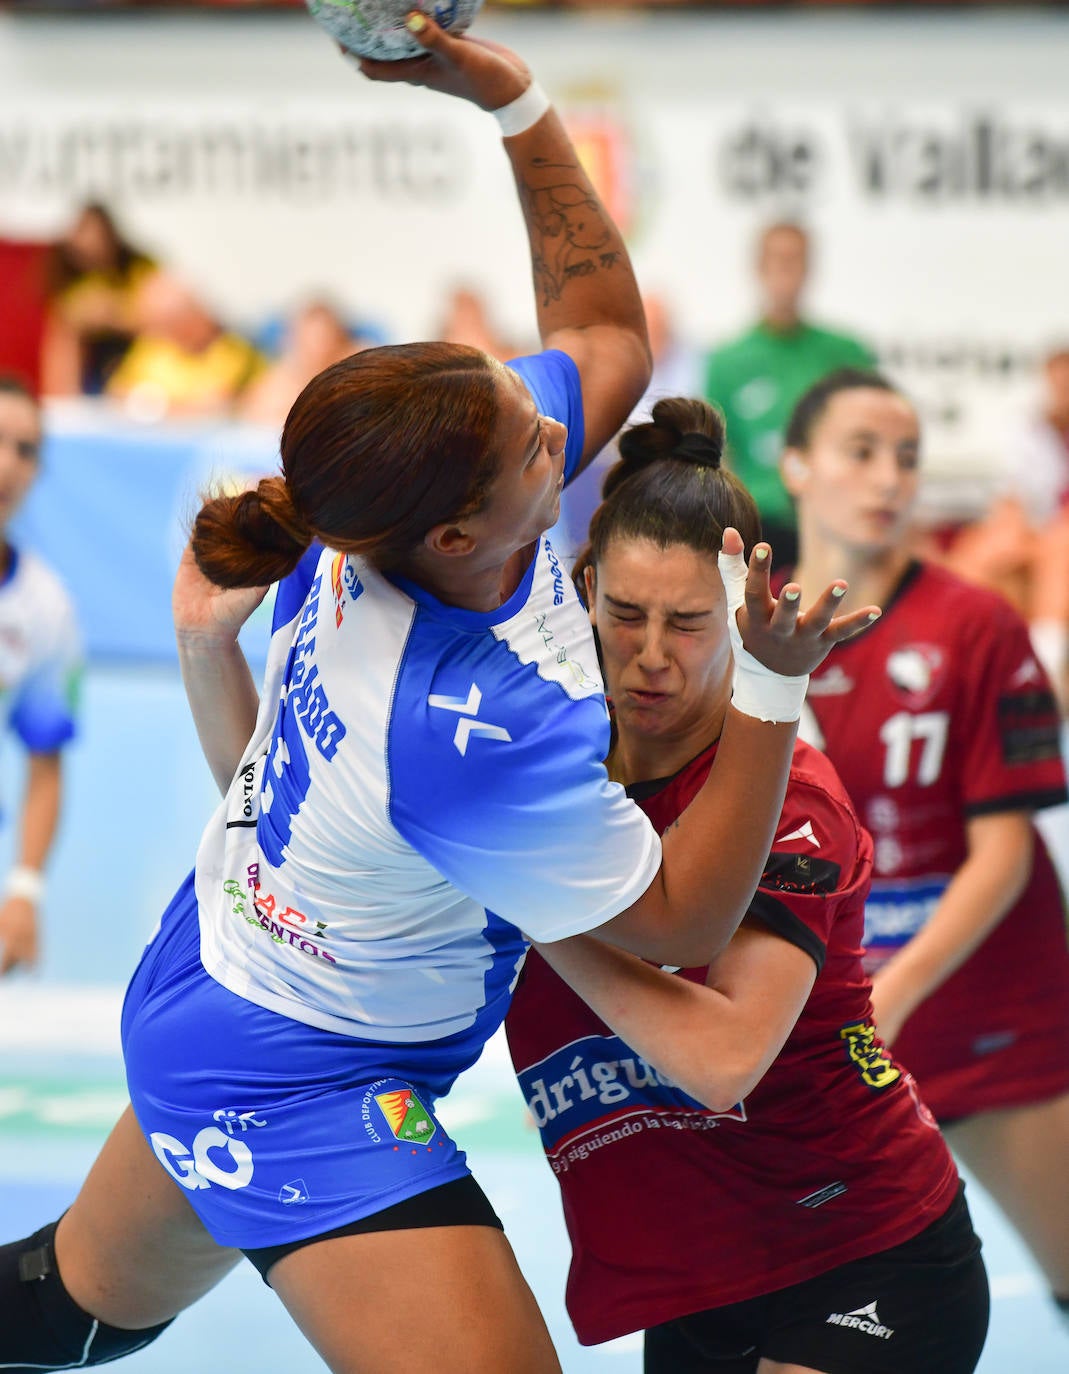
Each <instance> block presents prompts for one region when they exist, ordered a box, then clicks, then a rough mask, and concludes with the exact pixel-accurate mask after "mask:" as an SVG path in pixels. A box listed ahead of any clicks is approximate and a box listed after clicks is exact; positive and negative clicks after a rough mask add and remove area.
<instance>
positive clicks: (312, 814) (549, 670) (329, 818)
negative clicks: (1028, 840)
mask: <svg viewBox="0 0 1069 1374" xmlns="http://www.w3.org/2000/svg"><path fill="white" fill-rule="evenodd" d="M514 366H515V369H516V371H518V372H519V373H520V374H521V375H522V376H523V377H524V380H525V381H526V382H527V384H528V386H529V388H530V390H531V392H532V394H533V396H534V398H535V402H536V404H537V406H538V409H539V411H540V412H541V413H543V414H548V415H552V416H553V417H555V418H557V419H560V420H562V421H563V422H564V423H566V424H568V425H569V430H570V437H569V453H568V461H567V467H566V470H568V471H574V467H575V464H576V462H577V460H578V453H579V451H580V450H581V446H582V411H581V402H580V397H579V385H578V374H577V373H576V371H575V368H574V364H572V363H571V360H570V359H568V358H566V357H565V355H563V354H554V353H550V354H543V355H539V356H538V357H536V358H534V359H530V360H523V362H522V363H519V364H515V365H514ZM275 624H276V629H275V633H274V635H273V638H272V644H271V650H270V655H269V659H268V666H267V679H266V686H265V691H264V694H263V698H262V702H261V708H260V715H259V719H258V721H257V726H256V730H255V733H254V736H253V739H252V740H251V742H250V744H249V747H248V749H247V750H246V753H245V755H244V758H243V760H242V763H241V766H240V768H239V770H238V773H237V775H236V777H235V778H234V781H233V783H232V784H231V787H230V790H229V792H228V794H227V796H226V798H225V800H224V802H223V805H222V807H221V808H220V809H219V811H218V812H217V813H216V815H215V817H214V818H213V819H212V821H211V823H210V824H209V826H208V829H207V830H206V832H205V835H204V839H203V841H202V843H201V848H200V852H199V854H198V857H197V867H196V893H197V899H198V903H199V908H200V925H201V958H202V961H203V963H204V966H205V968H206V969H207V971H208V972H209V973H210V974H211V975H212V976H213V977H214V978H216V979H217V980H218V981H219V982H220V983H222V984H223V985H224V986H225V987H227V988H229V989H231V991H233V992H235V993H237V994H239V995H240V996H242V997H245V998H247V999H248V1000H249V1001H252V1002H255V1003H257V1004H259V1005H261V1006H264V1007H267V1008H269V1009H271V1010H273V1011H277V1012H280V1013H282V1014H283V1015H285V1016H289V1017H291V1018H293V1019H295V1020H298V1021H303V1022H306V1023H308V1024H310V1025H313V1026H319V1027H322V1028H323V1029H326V1030H332V1031H338V1032H341V1033H342V1034H347V1035H351V1036H355V1037H360V1038H367V1039H372V1040H379V1041H386V1042H391V1043H413V1042H417V1041H430V1040H437V1039H440V1038H443V1037H445V1036H454V1035H470V1036H471V1038H472V1040H473V1042H474V1041H480V1042H481V1041H482V1040H484V1039H485V1038H486V1037H487V1036H488V1035H489V1034H491V1033H492V1031H493V1030H494V1029H495V1028H496V1026H497V1025H498V1024H499V1023H500V1021H501V1019H502V1017H503V1016H504V1014H505V1010H506V1008H507V1005H508V1000H509V996H510V994H511V990H512V986H513V984H514V982H515V978H516V975H517V973H518V970H519V966H520V963H521V961H522V957H523V953H524V950H525V947H526V942H525V939H524V935H526V936H528V937H530V938H533V939H538V940H558V939H562V938H563V937H565V936H568V935H574V934H577V933H579V932H581V931H585V930H590V929H592V928H594V927H595V926H599V925H601V924H603V923H604V922H605V921H607V920H609V919H611V918H612V917H613V916H615V915H617V914H618V913H619V912H620V911H622V910H624V909H625V908H626V907H628V906H630V905H631V903H633V902H634V901H636V900H637V899H638V898H639V897H640V896H641V895H642V893H643V892H645V890H646V889H647V887H648V886H649V884H650V883H651V881H652V880H653V878H654V875H655V874H656V872H657V869H658V867H659V865H660V858H661V849H660V841H659V838H658V836H657V834H656V832H655V831H654V829H653V827H652V825H651V824H650V822H649V821H648V820H647V818H646V817H645V816H644V815H643V813H642V812H641V811H640V810H639V809H638V807H637V806H635V805H634V804H633V803H632V802H630V801H629V800H628V799H627V798H626V796H625V795H624V792H623V789H622V788H621V787H619V786H618V785H617V784H615V783H612V782H610V781H609V778H608V775H607V774H606V772H605V768H604V765H603V762H602V760H603V759H604V756H605V752H606V749H607V747H608V742H609V721H608V714H607V712H606V708H605V699H604V693H603V687H602V681H601V675H600V672H599V668H598V663H597V656H596V652H595V648H594V643H593V638H592V635H591V631H590V625H589V621H588V619H587V616H586V613H585V611H584V610H583V607H582V605H581V603H580V602H579V599H578V597H577V596H576V594H575V591H574V589H573V587H572V585H571V581H570V579H569V578H568V577H567V575H566V573H565V572H564V570H563V569H562V568H561V566H560V563H559V561H558V560H557V557H556V555H555V554H554V552H553V549H552V546H551V545H550V543H549V540H548V539H546V538H545V537H543V538H542V539H541V540H540V541H539V546H538V550H537V553H536V555H535V557H534V558H533V560H532V562H531V565H530V567H529V568H528V570H527V572H526V574H525V575H524V577H523V580H522V581H521V583H520V585H519V587H518V588H517V589H516V591H515V593H514V594H513V595H512V596H511V597H510V599H509V600H508V601H507V602H506V603H505V604H504V605H503V606H501V607H499V608H498V609H497V610H494V611H492V612H488V613H479V612H474V611H467V610H461V609H458V608H457V607H453V606H447V605H444V604H442V603H441V602H439V601H438V600H436V599H435V598H434V597H433V596H431V595H430V594H428V593H427V592H426V591H424V590H422V589H421V588H418V587H415V586H412V585H410V584H408V583H404V582H401V581H400V580H398V579H389V578H387V577H385V576H383V575H382V574H381V573H379V572H377V571H376V570H375V569H374V568H372V567H371V566H370V565H368V564H367V563H366V562H364V561H363V560H362V559H360V558H357V557H353V556H351V555H349V556H346V555H343V554H335V553H333V552H332V551H330V550H322V551H319V550H312V551H310V552H309V554H308V555H307V556H306V558H305V559H304V560H303V561H302V564H301V566H300V567H299V568H298V569H297V571H296V572H295V573H294V574H293V575H292V576H291V577H290V578H288V579H287V580H286V581H285V582H283V583H282V584H281V586H280V588H279V594H278V597H277V600H276V607H275ZM521 932H522V933H521Z"/></svg>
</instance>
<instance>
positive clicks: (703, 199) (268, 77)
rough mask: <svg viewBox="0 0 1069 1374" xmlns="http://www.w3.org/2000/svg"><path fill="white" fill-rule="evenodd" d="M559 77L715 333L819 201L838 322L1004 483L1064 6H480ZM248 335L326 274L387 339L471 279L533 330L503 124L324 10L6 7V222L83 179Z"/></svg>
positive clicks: (943, 447) (678, 301)
mask: <svg viewBox="0 0 1069 1374" xmlns="http://www.w3.org/2000/svg"><path fill="white" fill-rule="evenodd" d="M476 32H481V33H483V34H485V35H487V36H490V37H495V38H499V39H501V40H502V41H504V42H507V43H510V44H511V45H513V46H515V47H516V48H517V49H519V50H520V51H521V52H522V53H523V55H524V56H525V57H526V58H527V59H528V60H529V61H530V63H531V65H532V66H533V67H534V68H535V70H536V71H537V72H538V74H539V77H540V79H541V80H542V82H543V84H544V85H545V86H546V87H547V88H548V89H549V90H550V91H551V93H552V94H553V95H554V97H555V98H556V100H557V101H558V103H559V105H560V108H561V109H562V112H563V113H564V114H565V116H566V118H567V119H568V122H569V124H570V126H571V128H572V130H573V134H574V136H575V137H576V141H577V143H578V145H579V147H580V151H581V153H582V155H583V157H584V160H585V161H586V163H587V165H588V167H589V168H590V170H591V171H592V174H593V175H594V177H595V180H596V181H597V183H598V185H599V188H600V189H601V191H602V194H603V195H604V196H605V197H606V199H607V200H608V202H609V204H610V207H611V208H612V209H613V212H614V213H615V214H616V215H617V216H618V218H619V220H620V222H621V223H622V224H623V225H624V227H625V230H626V232H627V235H628V239H629V242H630V244H631V247H632V251H633V254H634V257H635V261H636V264H637V266H638V269H639V272H640V276H641V279H642V282H643V285H644V287H645V288H646V289H647V290H649V291H656V292H657V293H658V294H660V295H662V296H663V297H664V298H665V299H666V301H667V302H668V304H669V306H670V307H671V309H672V311H673V313H674V316H675V319H676V322H677V325H678V327H679V330H680V332H681V334H682V335H683V337H684V338H685V339H686V340H687V341H688V342H689V343H690V344H692V345H693V346H694V347H698V348H704V347H706V346H708V345H709V344H710V343H712V342H714V341H716V340H718V339H720V338H723V337H724V336H725V335H728V334H730V333H732V332H734V331H736V330H738V329H740V328H742V327H743V326H744V325H745V324H746V323H747V322H748V321H749V319H750V317H751V313H752V310H753V308H754V288H753V281H752V270H751V258H752V244H753V237H754V234H755V232H756V230H757V229H758V227H759V226H760V225H761V224H762V223H763V222H765V221H766V220H768V219H769V218H771V217H783V216H790V217H796V218H798V219H800V220H801V221H802V222H804V223H806V224H807V225H809V226H810V227H811V229H812V231H813V234H814V240H815V244H816V250H817V251H816V264H815V273H814V280H813V283H812V290H811V294H810V307H811V314H812V315H813V317H814V318H816V319H817V320H819V321H823V322H826V323H828V324H830V325H832V326H833V327H841V328H844V329H847V330H850V331H852V332H855V333H857V334H859V335H860V336H862V337H864V338H867V339H868V340H870V341H871V342H872V343H873V344H874V345H875V347H876V348H877V350H878V351H879V353H880V355H881V358H882V359H883V361H884V362H885V364H886V366H887V367H888V368H889V369H890V370H891V371H892V372H893V373H894V375H895V376H896V377H897V378H898V379H899V380H901V381H902V382H903V383H904V384H905V385H906V386H908V387H911V388H912V389H913V391H914V392H915V394H916V395H917V396H918V398H919V399H920V400H921V402H922V403H923V405H924V407H925V410H926V412H927V415H928V419H929V422H930V443H929V447H930V455H931V461H932V462H933V464H934V466H935V469H936V471H937V472H938V471H948V472H950V471H953V472H955V473H957V474H964V473H973V474H975V475H977V476H978V478H979V477H982V476H983V475H984V474H985V473H987V472H988V471H989V470H990V469H991V468H992V467H993V466H994V465H995V464H996V463H997V462H998V460H999V457H1000V444H1001V438H1000V436H1001V433H1002V428H1003V422H1004V420H1005V418H1006V417H1007V416H1009V415H1011V414H1012V413H1013V412H1014V411H1015V410H1019V409H1020V408H1021V407H1023V406H1024V405H1025V404H1026V403H1027V402H1028V401H1029V399H1030V398H1031V396H1032V394H1033V390H1034V385H1035V376H1036V361H1037V358H1038V357H1039V356H1040V354H1041V352H1042V350H1043V349H1044V348H1045V347H1046V346H1048V345H1049V344H1050V343H1051V342H1053V341H1055V340H1056V339H1065V338H1069V84H1067V83H1066V81H1065V72H1066V71H1067V70H1069V23H1067V22H1065V20H1064V19H1063V18H1061V17H1059V16H1057V15H1053V14H1046V15H1044V14H1041V13H1038V12H1036V13H1022V14H1020V15H1013V14H1010V15H1002V16H992V15H986V16H985V15H979V14H975V15H972V16H967V15H958V16H944V17H943V18H941V19H936V18H932V17H930V16H918V15H913V16H908V17H906V16H901V17H898V18H892V17H881V16H876V15H854V16H852V17H850V16H845V15H840V16H823V15H821V16H817V15H802V16H793V17H792V16H783V15H776V16H760V17H758V16H754V17H752V18H750V19H749V21H747V20H746V19H743V18H740V17H738V16H733V17H728V16H724V15H716V14H707V15H703V16H696V15H669V14H646V15H633V16H616V17H615V19H613V18H611V17H607V16H593V15H587V16H579V15H575V14H565V15H559V14H558V15H545V14H543V15H539V16H525V15H517V16H506V17H500V16H485V15H484V16H480V19H479V21H478V22H477V25H476ZM89 197H92V198H99V199H103V200H105V201H107V202H108V203H109V204H111V205H112V206H113V207H114V208H115V210H116V211H117V213H118V215H119V218H120V220H121V222H122V224H123V225H124V227H126V228H127V229H128V230H129V232H130V234H131V236H132V237H134V238H135V239H136V240H137V241H138V242H140V243H144V244H145V245H147V246H149V247H150V248H151V249H153V250H154V251H155V252H156V253H157V254H158V255H159V256H160V257H161V258H162V259H163V260H165V261H169V262H172V263H174V264H175V265H176V266H177V267H179V268H180V269H181V270H183V271H184V272H185V273H186V274H187V275H188V276H189V277H190V278H191V279H192V280H193V281H194V282H195V283H197V284H198V285H199V286H200V287H201V288H202V289H203V290H204V292H205V293H206V294H207V296H208V297H209V299H210V300H211V301H212V302H213V303H214V304H215V306H216V307H217V308H218V309H219V310H220V311H221V312H222V313H223V314H224V315H226V316H227V317H228V318H230V319H233V320H235V321H236V322H238V323H239V324H242V325H244V326H246V327H252V326H255V325H256V324H258V323H259V322H260V321H262V320H263V319H264V318H265V317H270V316H272V315H278V314H281V313H284V312H285V311H286V310H287V309H289V308H290V307H291V306H292V305H293V304H295V303H296V302H297V301H298V300H299V299H300V298H301V296H302V295H305V294H308V293H311V292H322V291H325V292H328V293H329V294H331V295H333V296H334V297H336V298H338V299H339V300H341V301H342V302H343V303H344V304H345V305H346V306H347V307H348V308H349V309H350V310H351V311H352V312H353V313H354V315H356V316H357V317H358V318H361V319H365V320H368V321H370V322H373V323H375V324H377V325H379V326H380V327H381V328H382V329H383V330H384V331H385V333H386V334H387V335H388V336H389V337H391V338H406V337H417V336H421V335H425V334H427V333H430V332H433V330H434V327H435V322H436V318H437V312H438V310H439V309H440V307H441V302H442V300H443V297H444V295H445V293H446V291H447V290H448V289H449V288H450V287H451V286H453V285H455V284H457V283H459V282H465V283H470V284H473V285H475V286H476V287H478V288H480V289H481V290H483V291H484V292H485V293H486V294H487V296H488V297H489V299H490V301H491V303H492V306H493V309H494V311H495V313H496V314H497V317H498V320H499V323H500V325H501V327H502V328H503V329H504V330H506V331H507V332H509V333H511V334H512V335H514V336H516V337H520V338H524V337H529V336H530V334H531V331H532V327H533V312H532V309H531V303H530V277H529V271H528V268H527V259H526V252H525V246H524V238H523V233H522V228H521V221H520V216H519V213H518V210H517V207H516V204H515V197H514V194H513V190H512V185H511V178H510V175H509V171H508V167H507V163H506V161H505V159H504V157H503V155H502V153H501V151H500V147H499V145H498V139H497V137H496V131H495V127H494V125H493V123H492V121H490V120H489V119H488V118H487V117H486V116H485V115H482V114H480V113H479V112H478V111H475V110H473V109H471V108H469V107H467V106H465V105H463V104H461V103H460V102H456V101H450V100H447V99H444V98H442V97H436V96H430V95H428V94H427V93H425V92H421V91H416V90H413V89H411V88H408V87H402V86H389V87H385V86H375V85H373V84H371V83H368V82H367V81H365V80H363V79H362V78H361V77H359V75H357V74H356V73H354V72H352V71H351V69H349V68H348V67H347V65H346V64H345V63H344V61H343V60H342V59H341V58H340V56H339V55H338V54H337V53H336V51H335V50H333V48H332V47H331V45H330V44H329V42H328V41H327V40H325V38H324V36H323V35H322V34H321V32H320V31H319V30H318V29H317V28H316V27H315V25H313V24H311V22H310V21H308V20H307V17H306V16H304V15H303V14H299V13H298V14H292V15H289V14H287V15H275V16H270V17H264V16H255V17H254V16H248V15H241V16H238V15H222V14H220V15H216V14H206V15H205V14H201V15H197V16H191V15H185V16H177V17H176V16H159V15H144V16H134V17H123V18H119V17H116V16H110V15H98V16H95V17H88V18H83V19H79V20H71V19H63V20H60V19H56V18H46V17H38V18H36V19H29V18H25V17H21V18H15V17H12V16H6V17H3V18H0V234H4V235H7V236H19V235H25V236H44V235H49V234H52V233H54V232H56V231H57V230H59V229H60V228H61V227H62V226H63V224H64V223H65V222H66V220H67V219H68V218H69V217H70V216H71V214H72V212H73V211H74V210H75V208H76V207H77V206H78V204H79V203H80V202H81V201H83V200H84V199H86V198H89Z"/></svg>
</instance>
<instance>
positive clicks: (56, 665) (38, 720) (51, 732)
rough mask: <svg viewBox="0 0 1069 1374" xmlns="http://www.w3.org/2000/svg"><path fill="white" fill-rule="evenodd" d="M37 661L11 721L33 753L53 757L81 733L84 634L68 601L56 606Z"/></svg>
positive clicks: (19, 689)
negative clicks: (78, 720) (79, 705)
mask: <svg viewBox="0 0 1069 1374" xmlns="http://www.w3.org/2000/svg"><path fill="white" fill-rule="evenodd" d="M35 659H36V661H35V662H34V663H33V665H32V666H31V668H30V671H29V672H28V673H27V675H26V677H25V678H24V679H23V680H22V681H21V682H20V683H19V685H18V687H17V689H16V692H15V699H14V702H13V703H12V707H11V713H10V715H9V717H8V720H9V723H10V725H11V729H12V730H13V731H14V732H15V734H16V735H17V736H18V737H19V739H20V740H21V741H22V743H23V744H24V745H25V747H26V748H27V749H28V750H29V751H30V753H31V754H52V753H54V752H55V751H56V750H57V749H60V748H62V746H63V745H65V744H66V743H67V742H68V741H69V740H71V739H73V737H74V735H75V733H76V708H77V700H78V693H79V688H80V686H81V678H82V642H81V634H80V632H79V629H78V623H77V621H76V620H75V617H74V609H73V607H72V606H71V605H70V603H69V602H68V601H67V600H66V598H65V597H64V598H63V599H62V600H60V601H57V602H55V603H54V604H53V605H52V607H51V610H50V614H49V620H48V625H47V633H46V636H45V642H43V643H42V644H40V645H39V646H38V649H37V652H36V654H35Z"/></svg>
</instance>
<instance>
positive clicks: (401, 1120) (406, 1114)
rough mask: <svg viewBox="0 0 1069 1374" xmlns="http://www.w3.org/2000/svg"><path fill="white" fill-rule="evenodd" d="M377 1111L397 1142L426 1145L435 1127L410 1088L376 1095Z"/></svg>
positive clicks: (427, 1112)
mask: <svg viewBox="0 0 1069 1374" xmlns="http://www.w3.org/2000/svg"><path fill="white" fill-rule="evenodd" d="M375 1101H376V1102H377V1103H378V1107H379V1111H380V1112H382V1114H383V1116H384V1117H385V1118H386V1124H387V1126H389V1128H390V1130H391V1131H392V1132H393V1134H394V1136H395V1137H396V1138H397V1139H398V1140H407V1141H411V1142H412V1143H413V1144H415V1145H426V1144H427V1142H428V1141H429V1140H430V1138H431V1136H432V1135H434V1132H435V1130H436V1129H437V1127H436V1126H435V1124H434V1121H433V1120H432V1119H431V1114H430V1112H429V1111H428V1110H427V1108H426V1107H425V1106H424V1105H423V1103H422V1102H421V1101H420V1100H419V1098H418V1097H417V1096H416V1094H415V1093H414V1092H413V1091H412V1089H411V1088H398V1089H396V1090H395V1091H394V1092H391V1093H376V1094H375Z"/></svg>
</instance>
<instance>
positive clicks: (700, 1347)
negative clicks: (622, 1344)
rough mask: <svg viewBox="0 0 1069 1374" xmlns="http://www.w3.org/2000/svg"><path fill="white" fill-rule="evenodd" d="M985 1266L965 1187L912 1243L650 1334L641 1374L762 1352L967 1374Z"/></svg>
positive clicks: (877, 1371) (826, 1371)
mask: <svg viewBox="0 0 1069 1374" xmlns="http://www.w3.org/2000/svg"><path fill="white" fill-rule="evenodd" d="M989 1303H990V1298H989V1293H988V1287H987V1271H986V1270H985V1268H984V1262H983V1260H982V1258H981V1257H980V1239H979V1237H978V1236H977V1235H976V1232H975V1231H974V1230H973V1227H972V1220H971V1218H970V1216H969V1209H968V1207H967V1206H966V1205H965V1196H964V1185H961V1186H960V1187H959V1189H958V1195H957V1197H956V1198H955V1199H954V1201H953V1203H951V1205H950V1207H949V1208H948V1209H947V1211H946V1212H944V1214H943V1215H942V1216H941V1217H939V1218H938V1220H936V1221H934V1222H933V1223H932V1224H931V1225H930V1226H928V1227H926V1228H925V1229H924V1230H923V1231H921V1232H920V1234H919V1235H916V1236H914V1237H913V1239H912V1240H907V1241H904V1242H903V1243H902V1244H901V1245H895V1246H892V1248H891V1249H890V1250H882V1251H880V1253H879V1254H876V1255H869V1256H866V1257H865V1258H864V1259H858V1260H852V1261H851V1262H850V1263H849V1264H843V1265H840V1266H839V1268H837V1269H831V1270H829V1271H828V1273H826V1274H820V1275H818V1276H817V1277H816V1278H814V1279H807V1280H806V1281H805V1282H804V1283H797V1284H794V1285H793V1286H792V1287H790V1288H783V1289H780V1291H779V1292H777V1293H769V1294H766V1295H763V1296H762V1297H759V1298H750V1299H748V1300H747V1301H745V1302H738V1303H733V1304H731V1305H730V1306H728V1307H716V1308H711V1309H710V1310H709V1311H707V1312H696V1313H694V1314H693V1315H692V1316H688V1317H681V1318H679V1319H678V1320H677V1321H672V1322H666V1323H665V1324H664V1325H663V1326H655V1327H652V1328H651V1329H650V1330H649V1331H647V1332H646V1355H645V1364H644V1366H643V1368H644V1370H645V1374H754V1371H755V1370H756V1369H757V1366H758V1363H759V1361H760V1360H761V1358H762V1357H765V1358H767V1359H770V1360H777V1361H780V1362H781V1363H783V1364H800V1365H805V1366H807V1367H808V1368H810V1369H818V1370H820V1371H822V1374H971V1371H972V1370H973V1369H975V1368H976V1364H977V1361H978V1360H979V1358H980V1352H981V1351H982V1350H983V1348H984V1340H985V1338H986V1336H987V1322H988V1315H989Z"/></svg>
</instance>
